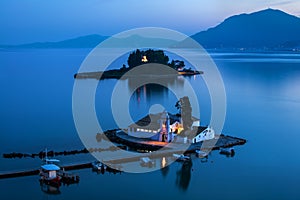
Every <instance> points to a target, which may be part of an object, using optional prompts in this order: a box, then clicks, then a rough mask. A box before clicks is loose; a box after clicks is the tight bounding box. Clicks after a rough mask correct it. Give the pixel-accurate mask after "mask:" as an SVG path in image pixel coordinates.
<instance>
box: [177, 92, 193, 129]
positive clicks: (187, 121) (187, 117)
mask: <svg viewBox="0 0 300 200" xmlns="http://www.w3.org/2000/svg"><path fill="white" fill-rule="evenodd" d="M175 107H176V108H177V109H180V112H181V118H182V123H183V128H184V130H188V129H190V127H191V126H192V124H193V120H192V107H191V103H190V100H189V97H187V96H184V97H182V98H180V99H179V101H177V103H176V105H175Z"/></svg>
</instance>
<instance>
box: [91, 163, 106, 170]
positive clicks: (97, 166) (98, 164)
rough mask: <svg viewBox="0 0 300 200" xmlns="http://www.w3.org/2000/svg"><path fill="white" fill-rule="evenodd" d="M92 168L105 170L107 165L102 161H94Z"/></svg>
mask: <svg viewBox="0 0 300 200" xmlns="http://www.w3.org/2000/svg"><path fill="white" fill-rule="evenodd" d="M92 169H93V170H94V171H104V170H106V169H107V166H106V165H105V164H103V163H101V162H100V161H95V162H92Z"/></svg>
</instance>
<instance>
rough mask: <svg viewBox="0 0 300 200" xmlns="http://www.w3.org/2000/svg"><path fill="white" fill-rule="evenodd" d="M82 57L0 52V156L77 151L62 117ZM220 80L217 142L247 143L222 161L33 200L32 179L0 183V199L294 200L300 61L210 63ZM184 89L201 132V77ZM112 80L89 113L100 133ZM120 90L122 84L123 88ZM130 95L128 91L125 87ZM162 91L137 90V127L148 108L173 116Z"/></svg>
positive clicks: (264, 58) (257, 56)
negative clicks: (223, 105) (223, 110)
mask: <svg viewBox="0 0 300 200" xmlns="http://www.w3.org/2000/svg"><path fill="white" fill-rule="evenodd" d="M89 51H90V50H89V49H18V50H1V51H0V69H1V73H0V88H1V90H0V91H1V98H0V110H1V112H0V120H1V121H0V134H1V139H0V154H1V155H2V154H3V153H10V152H24V153H35V152H40V151H42V150H44V149H45V148H48V149H49V150H56V151H63V150H73V149H82V148H84V146H83V145H82V143H81V141H80V139H79V136H78V135H77V132H76V129H75V125H74V122H73V116H72V90H73V83H74V79H73V75H74V74H75V73H76V72H77V70H78V69H79V67H80V65H81V63H82V61H83V60H84V58H85V57H86V56H87V54H88V53H89ZM211 55H212V57H213V59H214V61H215V63H216V64H217V66H218V69H219V71H220V73H221V75H222V78H223V81H224V85H225V89H226V95H227V114H226V120H225V125H224V129H223V133H225V134H228V135H232V136H237V137H241V138H245V139H247V143H246V144H245V145H243V146H239V147H236V148H235V150H236V154H235V156H234V157H232V158H228V157H226V156H223V155H220V154H219V152H217V151H214V152H212V153H211V154H210V156H209V158H208V162H205V163H203V162H201V160H200V159H197V158H194V159H193V162H192V166H189V167H186V166H183V165H182V164H181V163H173V164H172V165H170V166H168V167H167V168H164V169H163V170H159V171H155V172H151V173H145V174H129V173H121V174H108V173H105V174H96V173H93V172H92V171H91V169H85V170H78V171H75V172H76V173H77V174H78V175H79V176H80V178H81V180H80V183H79V184H75V185H70V186H62V187H61V188H60V191H61V193H60V194H59V195H49V194H46V193H44V192H43V191H41V188H40V185H39V182H38V176H31V177H23V178H14V179H2V180H0V193H1V199H21V198H22V199H207V198H209V199H230V200H233V199H299V198H300V191H299V181H300V173H299V168H300V157H299V154H298V153H299V152H300V145H299V141H300V136H299V134H300V123H299V117H300V55H299V54H289V53H212V54H211ZM120 62H121V61H120ZM184 81H188V82H190V83H191V85H192V86H193V87H194V88H195V91H197V92H196V93H197V96H198V98H199V99H200V109H201V121H202V124H209V119H210V114H211V113H210V98H209V95H208V92H207V89H206V87H205V84H204V83H203V80H202V79H201V77H190V78H187V79H186V80H178V81H177V82H176V83H175V84H177V85H176V87H179V88H180V87H182V84H184ZM115 83H116V80H105V81H102V82H101V83H100V84H99V87H98V89H97V96H96V111H97V115H98V118H99V119H101V120H100V124H101V126H102V127H103V128H104V129H111V128H116V125H115V123H114V121H113V117H112V114H111V111H110V94H111V90H112V89H113V87H114V85H115ZM128 84H129V83H128ZM128 87H130V85H129V86H128ZM175 101H176V98H175V96H174V94H173V93H172V92H170V91H168V90H167V89H166V88H161V87H150V88H149V87H148V88H141V89H140V90H139V91H137V92H136V93H134V95H133V96H132V98H131V100H130V107H129V109H130V113H131V115H132V117H133V118H134V119H138V118H140V117H142V116H144V115H145V114H147V113H148V111H149V108H150V107H151V106H152V105H154V104H162V105H163V106H164V107H166V108H167V109H168V110H169V111H170V112H176V108H175V106H174V105H175ZM59 159H60V160H61V161H62V163H64V164H68V163H72V162H85V161H92V160H94V159H93V157H92V156H90V155H77V156H65V157H59ZM40 164H41V161H40V160H39V159H37V158H36V159H32V158H26V159H4V158H2V156H1V158H0V172H5V171H12V170H19V169H32V168H38V167H39V166H40Z"/></svg>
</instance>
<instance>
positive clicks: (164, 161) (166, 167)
mask: <svg viewBox="0 0 300 200" xmlns="http://www.w3.org/2000/svg"><path fill="white" fill-rule="evenodd" d="M160 167H161V168H160V171H161V174H162V175H163V177H164V178H165V177H166V176H167V175H168V173H169V165H168V162H167V158H166V157H162V159H161V165H160Z"/></svg>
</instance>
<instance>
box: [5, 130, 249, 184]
mask: <svg viewBox="0 0 300 200" xmlns="http://www.w3.org/2000/svg"><path fill="white" fill-rule="evenodd" d="M116 132H117V131H116V130H110V131H107V132H106V133H105V135H106V136H107V137H108V138H109V139H110V140H111V141H113V142H117V143H119V144H123V145H126V146H127V147H129V148H133V149H136V150H138V149H145V150H148V151H153V152H151V153H141V154H139V155H137V156H129V157H126V158H124V157H121V158H114V159H110V160H105V161H104V162H105V163H110V164H112V165H119V164H122V163H126V162H135V161H139V160H140V158H142V157H144V156H148V157H150V158H159V157H163V156H172V155H173V154H174V153H182V152H180V151H178V147H179V146H178V145H180V144H170V145H169V147H168V148H166V149H164V150H163V151H156V150H158V149H160V148H162V147H164V146H165V145H166V144H167V143H164V142H157V141H149V140H148V141H147V140H143V139H140V138H133V137H130V136H128V135H127V134H125V133H119V134H116ZM245 143H246V140H245V139H241V138H237V137H232V136H228V135H223V134H221V135H218V136H216V137H215V138H214V139H212V140H210V142H206V143H205V145H204V146H205V147H204V148H203V146H202V145H203V144H202V142H200V143H195V144H191V145H190V146H189V148H188V149H187V150H186V151H185V153H195V151H196V150H199V149H201V150H206V149H207V150H209V151H210V150H218V149H220V148H228V147H233V146H236V145H243V144H245ZM121 149H122V148H121ZM123 149H124V148H123ZM179 149H181V148H179ZM114 151H116V150H115V149H114ZM117 151H121V150H120V149H119V150H117ZM91 167H92V163H91V162H89V163H79V164H78V163H77V164H70V165H66V166H61V169H63V170H65V171H69V170H78V169H85V168H91ZM108 169H109V170H110V172H116V171H120V169H119V170H116V169H113V168H108ZM38 174H39V170H38V169H33V170H27V171H15V172H4V173H0V179H4V178H15V177H22V176H32V175H38Z"/></svg>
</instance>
